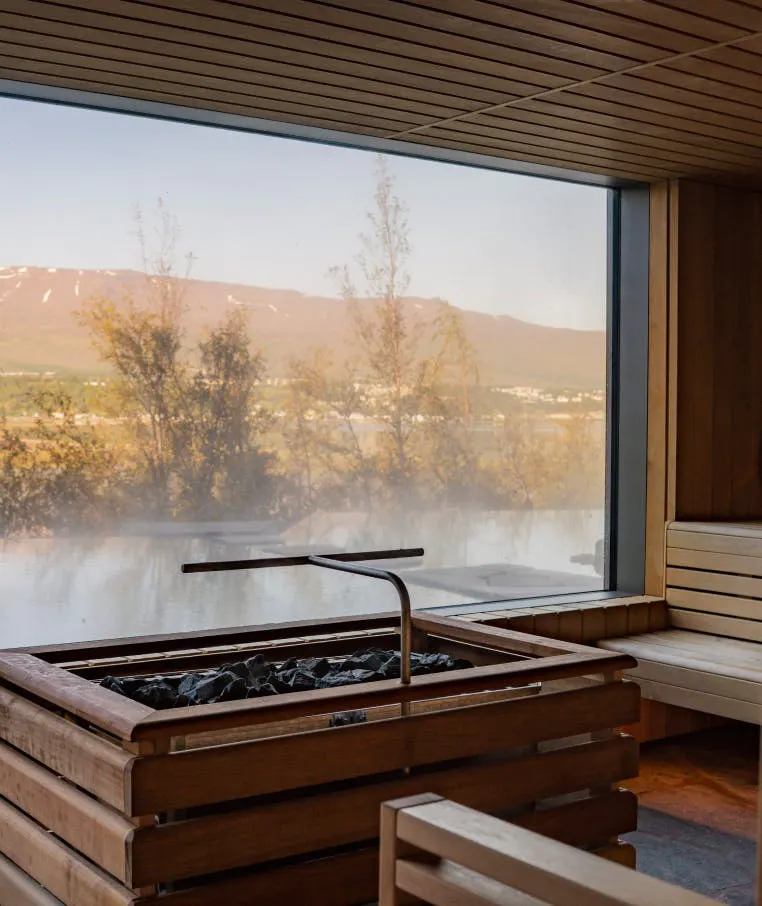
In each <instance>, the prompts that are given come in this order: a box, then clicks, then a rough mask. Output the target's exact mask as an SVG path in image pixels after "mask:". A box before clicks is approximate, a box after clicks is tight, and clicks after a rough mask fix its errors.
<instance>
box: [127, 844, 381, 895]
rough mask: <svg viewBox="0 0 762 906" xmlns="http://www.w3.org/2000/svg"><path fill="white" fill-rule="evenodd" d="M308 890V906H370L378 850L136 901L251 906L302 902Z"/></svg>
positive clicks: (373, 889) (301, 864)
mask: <svg viewBox="0 0 762 906" xmlns="http://www.w3.org/2000/svg"><path fill="white" fill-rule="evenodd" d="M305 891H309V902H310V904H311V906H346V904H347V903H371V902H373V901H374V900H375V898H376V896H377V894H378V850H377V849H376V848H375V847H368V848H366V849H361V850H357V851H353V852H347V853H340V854H338V855H334V856H329V857H327V858H324V859H316V860H313V861H310V862H299V863H295V864H293V865H286V866H283V867H277V868H268V869H263V870H261V871H256V872H250V873H247V874H243V875H238V876H236V877H234V878H230V879H227V880H224V881H211V882H207V883H206V884H203V885H202V886H198V887H191V888H189V889H187V890H178V891H175V892H172V893H162V894H161V895H158V896H156V897H147V898H145V899H142V900H140V904H141V906H143V904H146V906H148V904H156V906H210V904H215V906H216V904H220V906H223V904H224V906H252V904H257V903H262V904H267V906H269V904H271V903H272V904H276V903H282V904H291V903H294V904H296V903H300V904H301V903H302V902H303V901H304V896H305Z"/></svg>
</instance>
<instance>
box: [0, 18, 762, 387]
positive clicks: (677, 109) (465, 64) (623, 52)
mask: <svg viewBox="0 0 762 906" xmlns="http://www.w3.org/2000/svg"><path fill="white" fill-rule="evenodd" d="M0 29H2V31H3V40H2V45H1V46H0V54H1V55H2V59H3V65H2V67H0V77H5V78H6V79H11V80H14V81H19V82H22V83H25V84H26V85H27V86H34V85H39V86H54V87H59V88H69V89H75V90H83V91H88V92H97V93H100V94H102V95H103V97H104V98H105V99H106V100H105V101H104V103H105V104H106V105H108V103H109V101H108V98H109V97H121V98H132V99H135V100H136V101H157V102H164V103H172V104H174V105H177V106H180V107H189V108H194V109H199V110H204V111H216V112H224V113H231V114H239V115H243V116H248V117H256V118H258V119H264V120H266V121H270V122H273V123H280V124H288V123H291V124H294V125H303V126H304V125H306V126H313V127H316V128H322V129H330V130H334V131H340V132H342V133H344V134H345V135H347V136H348V137H351V136H352V135H357V134H362V135H368V136H383V137H387V138H401V139H403V140H404V141H405V142H408V143H413V144H417V145H418V147H419V148H420V149H421V151H423V152H425V151H426V150H427V149H428V148H434V149H437V148H445V149H448V148H449V149H455V150H457V149H463V150H466V151H469V152H472V153H481V154H487V155H491V156H493V157H495V158H504V159H508V160H514V161H522V162H525V163H536V164H539V165H541V166H545V167H553V168H561V169H564V170H568V169H569V168H570V167H573V168H574V169H575V171H576V172H577V173H588V174H595V175H600V176H602V177H606V176H611V177H613V178H614V179H640V180H644V181H654V180H659V179H661V180H672V179H679V178H685V177H686V176H693V177H695V178H696V179H698V180H706V179H710V180H713V181H714V182H715V183H717V184H718V185H722V184H725V185H731V184H734V183H741V184H744V185H748V186H753V187H756V188H759V187H760V186H762V167H761V166H760V162H762V128H760V125H759V111H760V110H762V67H759V65H758V63H757V59H756V58H757V56H758V55H759V50H760V38H759V35H760V32H762V24H760V17H759V11H758V10H756V9H754V8H753V7H751V6H748V5H741V4H738V3H730V2H728V0H717V3H716V4H715V5H713V6H712V7H711V8H709V7H705V6H704V5H702V4H695V5H692V6H691V7H690V8H689V7H688V6H687V5H685V4H682V5H681V8H677V7H676V5H674V4H671V5H665V4H660V5H658V6H654V4H651V3H644V2H640V3H629V4H627V7H626V9H619V8H618V7H616V5H612V4H608V5H607V6H606V8H605V9H604V8H602V6H601V4H600V3H599V2H595V0H584V2H583V0H579V2H575V3H569V2H565V0H536V2H530V0H513V2H512V3H511V4H510V8H508V7H504V6H503V5H500V4H496V3H489V2H486V0H442V2H438V0H421V2H420V3H416V4H407V3H401V2H394V3H388V4H386V5H384V6H383V8H381V7H379V4H378V3H376V2H374V0H359V2H351V0H336V2H335V3H330V4H327V3H319V2H311V0H284V2H280V0H258V2H257V3H249V4H240V3H233V2H228V0H217V2H215V3H214V4H212V5H210V4H209V3H205V2H203V0H162V2H157V3H156V4H153V5H145V4H144V5H138V6H136V5H135V4H133V3H129V2H127V0H104V2H102V3H101V4H99V6H98V7H97V8H91V7H87V6H83V5H81V4H80V5H75V4H71V3H68V4H67V3H64V2H61V0H49V2H39V0H5V3H4V4H3V9H2V11H0ZM747 51H753V52H751V53H750V52H747ZM512 114H515V117H516V118H515V120H514V122H515V128H514V129H511V126H510V122H511V120H510V117H511V115H512ZM535 115H536V116H541V117H542V118H543V120H542V122H541V121H540V120H538V119H535V120H534V121H532V119H531V117H533V116H535ZM524 117H528V118H524ZM501 119H503V120H504V123H503V125H501V123H500V120H501ZM586 127H589V128H586ZM718 241H719V244H723V243H725V246H726V250H727V252H728V253H729V254H731V255H735V254H736V251H735V250H733V248H732V243H731V240H730V239H729V238H726V237H719V239H718ZM738 254H739V255H741V256H743V255H744V254H745V251H743V250H740V251H738ZM742 282H743V275H742V274H741V275H739V279H738V281H737V286H740V285H741V283H742ZM752 317H754V316H752ZM732 329H735V328H733V327H729V330H732ZM729 380H730V381H731V382H732V380H733V379H732V378H730V379H729Z"/></svg>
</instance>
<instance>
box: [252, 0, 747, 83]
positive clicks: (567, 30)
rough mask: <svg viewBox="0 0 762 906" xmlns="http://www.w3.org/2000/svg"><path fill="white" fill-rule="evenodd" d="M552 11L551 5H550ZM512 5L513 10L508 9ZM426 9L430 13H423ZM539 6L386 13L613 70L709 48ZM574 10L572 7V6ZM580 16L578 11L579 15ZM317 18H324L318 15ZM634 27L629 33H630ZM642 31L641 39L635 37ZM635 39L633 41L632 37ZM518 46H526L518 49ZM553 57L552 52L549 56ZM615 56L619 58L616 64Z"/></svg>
mask: <svg viewBox="0 0 762 906" xmlns="http://www.w3.org/2000/svg"><path fill="white" fill-rule="evenodd" d="M267 5H268V6H269V7H270V8H279V7H280V5H279V4H278V0H269V3H267ZM335 5H338V6H341V7H342V9H343V10H344V11H345V13H344V15H345V16H346V12H348V11H350V10H362V11H363V12H366V13H368V12H370V13H377V12H378V5H377V4H376V3H375V0H335ZM545 5H546V7H547V5H548V4H547V3H546V4H545ZM506 6H510V7H511V8H510V9H507V8H506ZM304 7H305V3H304V2H303V0H302V2H299V0H286V2H285V3H284V4H283V9H284V11H292V10H297V9H302V10H303V9H304ZM421 7H425V9H423V8H421ZM535 7H536V4H532V5H531V6H530V5H528V4H521V3H510V4H506V5H497V4H490V3H485V2H482V0H469V2H468V3H464V2H463V0H451V2H444V3H443V2H440V0H421V2H420V3H418V4H416V5H415V6H413V5H412V4H404V3H397V4H392V5H391V6H389V7H388V8H387V9H386V10H385V11H384V12H385V13H386V15H388V16H390V17H392V18H394V19H395V20H396V21H403V22H406V23H410V24H414V25H418V26H423V27H424V28H427V29H428V28H431V29H436V30H437V31H446V32H448V33H455V34H465V35H468V36H469V37H471V38H476V39H479V40H483V41H489V42H498V41H500V42H501V43H502V42H504V43H506V44H508V45H509V46H510V47H513V46H514V43H513V42H514V41H515V33H516V30H517V29H519V30H521V31H523V32H527V33H529V34H533V35H546V36H547V37H548V38H552V39H554V41H557V42H560V43H561V44H562V45H568V44H572V45H577V46H581V47H584V48H587V49H589V51H593V50H594V51H596V52H597V53H598V56H594V57H593V56H589V55H585V56H584V57H579V56H575V55H574V54H575V53H576V54H579V51H578V50H575V51H573V52H572V54H569V55H566V53H565V52H564V51H560V50H559V49H558V46H556V48H555V49H554V50H553V51H551V52H553V53H554V54H555V55H558V56H562V55H563V56H566V59H576V60H578V61H579V62H586V63H590V64H591V65H595V66H601V67H604V66H605V68H608V67H609V66H612V65H614V66H616V67H617V68H619V67H620V66H622V65H627V62H653V61H655V60H659V59H661V58H662V57H664V56H667V55H668V54H667V53H665V51H674V52H676V53H680V52H690V51H695V50H698V49H700V48H702V47H704V46H705V45H706V41H705V40H702V39H700V38H695V37H691V36H690V35H687V34H681V33H679V32H675V31H668V30H666V29H660V28H651V29H648V30H646V29H643V28H642V27H641V28H639V29H638V28H637V24H636V23H633V22H632V20H629V21H628V20H627V19H626V18H624V17H621V16H615V15H612V14H609V15H607V14H606V13H603V14H602V16H601V17H599V18H598V19H597V21H595V22H594V23H592V22H591V21H590V20H589V19H588V20H587V21H581V20H584V19H585V18H586V17H585V16H584V15H579V14H577V15H569V14H568V12H567V15H566V16H563V15H560V16H559V15H558V14H559V13H560V12H561V10H562V9H563V5H562V4H560V3H556V4H555V8H554V13H555V15H547V11H545V12H540V11H539V10H537V9H536V8H535ZM567 9H568V4H567ZM575 12H576V10H575ZM317 15H320V13H318V14H317ZM606 26H608V28H607V27H606ZM628 26H629V28H628ZM718 28H719V29H721V30H722V33H723V34H724V35H727V36H729V37H727V38H723V40H730V39H731V38H737V37H740V36H741V35H743V34H744V32H743V31H741V30H739V29H737V28H728V27H727V26H724V27H723V26H718ZM633 30H637V32H638V35H637V37H635V36H634V35H632V33H633ZM631 35H632V37H631ZM517 46H521V44H518V45H517ZM545 52H548V51H545ZM612 55H616V57H615V58H614V59H612Z"/></svg>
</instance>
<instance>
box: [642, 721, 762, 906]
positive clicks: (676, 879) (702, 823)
mask: <svg viewBox="0 0 762 906" xmlns="http://www.w3.org/2000/svg"><path fill="white" fill-rule="evenodd" d="M757 736H758V729H757V728H756V727H749V726H746V725H740V724H737V725H732V726H730V727H723V728H720V729H717V730H711V731H707V732H704V733H697V734H694V735H692V736H685V737H681V738H680V739H676V740H669V741H667V742H662V743H651V744H648V745H645V746H643V747H642V750H641V775H640V777H639V778H638V780H637V781H634V782H632V783H629V784H627V786H629V787H631V788H632V789H633V790H635V791H636V792H637V793H638V796H639V799H640V817H639V826H638V830H637V832H636V833H633V834H630V835H628V839H629V840H630V842H632V843H634V844H635V847H636V849H637V854H638V870H639V871H642V872H645V873H646V874H650V875H653V876H654V877H658V878H662V879H663V880H665V881H670V882H671V883H673V884H677V885H679V886H680V887H684V888H687V889H688V890H695V891H697V892H699V893H703V894H706V895H707V896H709V897H712V898H713V899H715V900H717V901H718V902H720V903H727V904H730V906H754V873H755V861H756V840H755V834H756V797H757V786H756V785H757V763H758V762H757V758H758V749H757Z"/></svg>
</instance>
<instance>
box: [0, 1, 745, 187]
mask: <svg viewBox="0 0 762 906" xmlns="http://www.w3.org/2000/svg"><path fill="white" fill-rule="evenodd" d="M0 79H2V80H5V81H3V82H0V93H4V94H7V95H14V94H24V95H27V96H40V97H51V94H50V89H54V90H58V91H60V92H61V93H60V96H59V99H62V100H66V99H76V96H75V95H72V94H71V93H70V92H71V91H72V90H75V91H78V92H88V93H98V94H102V95H108V96H116V97H122V98H129V99H132V100H134V101H136V102H159V103H163V104H172V105H175V106H180V107H189V108H195V109H197V110H203V111H214V112H217V113H220V114H233V115H237V116H244V117H252V118H256V119H257V120H260V121H261V120H266V121H274V122H277V123H287V124H296V125H297V126H299V127H317V128H318V129H324V130H331V131H332V132H334V133H335V132H339V133H351V134H353V135H363V136H372V137H374V138H375V139H382V140H392V142H402V143H404V145H400V147H408V148H409V147H410V146H411V145H412V146H414V148H420V149H421V150H422V151H423V152H431V153H433V149H436V153H437V154H439V155H441V153H442V151H441V149H452V150H453V151H455V152H469V153H475V154H483V155H490V156H496V157H499V158H503V159H505V160H507V161H516V162H523V163H524V164H528V165H537V166H539V167H540V168H546V167H550V168H564V169H566V170H572V171H577V172H583V173H588V174H596V175H598V176H600V175H601V174H603V175H608V176H613V177H615V178H617V179H635V180H653V179H660V178H664V177H676V176H694V177H704V178H711V179H713V180H716V181H721V182H735V181H741V182H749V183H754V184H762V4H761V3H760V2H758V0H757V2H753V0H658V2H655V0H573V2H572V0H505V2H502V0H489V2H487V0H414V2H401V0H326V2H313V0H238V2H229V0H155V2H142V0H140V2H139V0H88V2H85V0H82V2H76V0H71V2H69V3H65V2H62V0H0ZM35 86H37V87H35ZM43 86H45V87H46V91H43ZM67 92H69V93H67ZM53 96H55V95H53ZM100 105H101V106H109V104H108V99H107V100H106V102H104V103H101V104H100ZM138 109H139V106H138ZM316 134H319V133H316ZM390 147H391V146H390Z"/></svg>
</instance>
